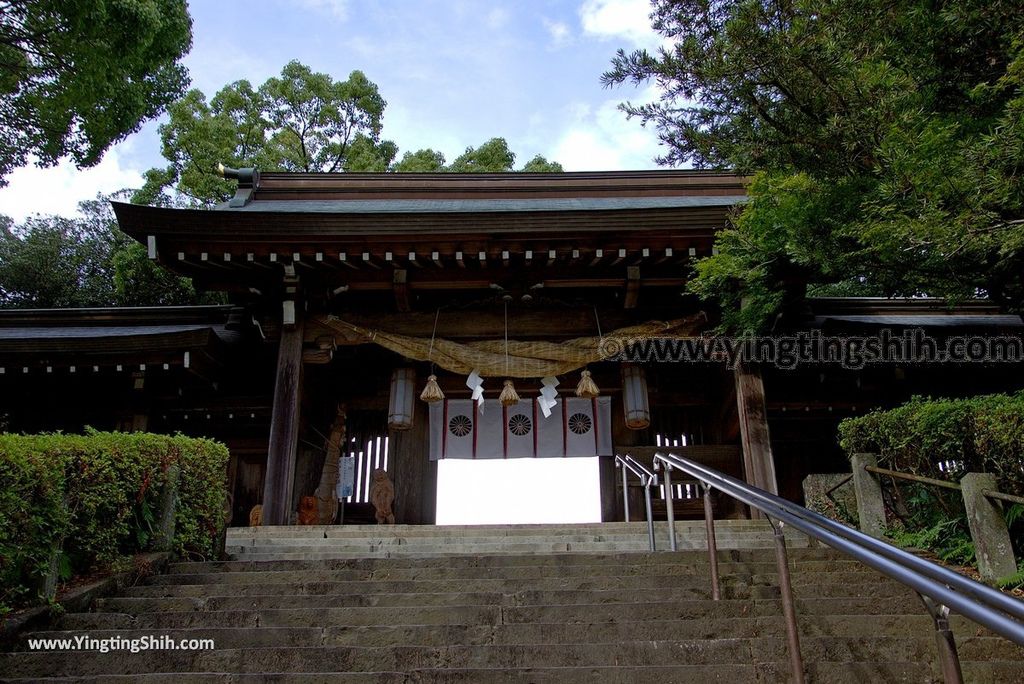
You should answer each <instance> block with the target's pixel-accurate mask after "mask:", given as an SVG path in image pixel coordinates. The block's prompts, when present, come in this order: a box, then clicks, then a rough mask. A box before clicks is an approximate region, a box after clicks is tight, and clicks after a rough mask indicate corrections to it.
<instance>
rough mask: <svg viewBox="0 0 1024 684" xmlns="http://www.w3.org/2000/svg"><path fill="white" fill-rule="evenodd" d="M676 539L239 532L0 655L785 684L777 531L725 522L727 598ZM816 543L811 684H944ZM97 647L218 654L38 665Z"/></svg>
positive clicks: (309, 671) (894, 617)
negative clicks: (31, 646) (42, 643)
mask: <svg viewBox="0 0 1024 684" xmlns="http://www.w3.org/2000/svg"><path fill="white" fill-rule="evenodd" d="M678 530H679V544H680V548H681V549H684V550H681V551H680V552H679V553H675V554H673V553H665V552H658V553H653V554H652V553H648V552H646V526H645V524H644V523H626V524H605V525H574V526H567V525H560V526H512V527H434V528H430V527H404V526H395V527H387V528H382V527H369V526H367V527H341V528H337V527H336V528H320V527H317V528H260V529H256V530H252V529H237V530H232V531H231V533H230V535H229V546H230V549H231V553H232V556H233V557H234V558H236V559H237V560H233V561H229V562H223V563H178V564H174V565H172V566H171V567H170V570H169V572H168V573H167V574H163V575H158V576H154V577H151V578H149V579H148V580H146V581H145V582H144V583H143V584H141V585H139V586H136V587H133V588H130V589H128V590H126V591H125V592H124V593H123V594H122V595H120V596H117V597H112V598H107V599H103V600H100V601H99V602H98V603H97V604H96V606H95V608H94V611H93V612H90V613H80V614H67V615H65V616H63V617H62V618H61V619H60V620H59V622H58V624H57V625H55V628H54V629H53V630H51V631H49V632H45V633H38V634H31V635H25V641H24V643H23V644H22V645H21V647H20V649H21V650H19V651H17V652H12V653H5V654H0V679H2V680H4V681H15V680H23V681H34V682H38V681H70V680H76V681H94V682H136V681H139V682H165V681H166V682H171V681H173V682H232V683H234V682H250V681H252V682H256V681H267V680H270V681H275V682H314V683H316V682H342V683H350V682H358V683H360V684H361V683H364V682H365V683H370V682H374V683H377V682H384V683H389V682H403V683H404V682H428V683H433V682H517V683H525V682H552V683H553V682H558V683H560V684H561V683H568V684H573V683H575V682H602V683H603V684H617V683H620V682H621V683H622V684H627V683H628V684H634V683H637V682H687V683H689V682H714V681H723V682H730V683H731V684H739V683H741V682H759V683H771V682H785V681H789V665H788V656H787V651H786V637H785V629H784V625H783V621H782V612H781V606H780V601H779V598H778V589H777V577H776V566H775V557H774V553H773V551H772V550H771V548H770V546H771V544H772V541H771V536H770V529H769V528H768V527H767V525H766V524H765V523H757V522H751V521H722V522H720V523H718V527H717V530H718V539H719V543H720V546H721V549H722V550H720V552H719V560H720V572H721V576H722V586H723V600H721V601H712V600H710V582H709V578H708V568H707V558H706V553H704V552H701V551H700V550H699V549H700V547H702V546H703V524H702V523H701V524H700V525H698V524H695V523H679V524H678ZM658 533H659V535H664V534H665V530H664V528H663V526H661V527H660V528H659V530H658ZM663 542H664V543H663ZM807 546H808V545H807V541H806V539H804V538H802V537H800V536H799V535H794V536H793V537H791V538H790V565H791V569H792V576H793V585H794V593H795V596H796V604H797V615H798V619H799V623H800V630H801V639H802V646H803V649H802V650H803V654H804V658H805V661H806V663H807V667H806V669H807V674H808V679H809V681H812V682H937V681H941V677H940V675H939V671H938V667H937V665H936V664H935V660H936V658H935V653H936V647H935V639H934V636H933V632H932V626H931V620H930V618H929V617H928V616H927V615H926V613H925V612H924V609H923V607H922V604H921V602H920V601H919V600H918V599H917V597H916V596H915V595H914V594H913V592H911V591H910V590H908V589H906V588H904V587H902V586H900V585H899V584H897V583H895V582H892V581H890V580H888V579H885V578H883V577H882V576H880V575H878V574H877V573H875V572H874V571H872V570H870V569H868V568H866V567H864V566H862V565H860V564H858V563H856V562H854V561H851V560H846V559H845V558H844V557H843V556H842V555H841V554H838V553H837V552H835V551H832V550H828V549H823V548H808V547H807ZM659 548H667V539H664V540H663V539H659ZM953 622H954V630H955V632H956V634H957V642H958V645H959V648H960V655H961V660H962V662H963V669H964V675H965V679H966V681H968V682H986V683H988V682H1020V681H1024V650H1022V649H1020V648H1018V647H1016V646H1014V645H1013V644H1011V643H1010V642H1008V641H1006V640H1004V639H1002V638H999V637H996V636H993V635H991V634H989V633H987V632H986V631H985V630H982V629H980V628H978V627H977V626H976V625H974V624H973V623H971V622H969V621H966V620H962V619H954V621H953ZM83 634H85V635H88V636H89V637H90V638H93V639H103V638H108V637H120V638H122V639H133V638H140V637H143V636H157V635H160V636H167V637H170V638H172V639H174V640H175V641H178V640H182V639H213V640H214V643H215V644H216V647H215V648H214V649H213V650H203V651H185V650H148V651H141V652H139V653H131V652H128V651H111V652H109V653H99V652H90V653H78V652H71V651H50V652H28V651H27V643H28V642H27V639H28V638H37V637H41V638H74V637H76V636H79V635H83Z"/></svg>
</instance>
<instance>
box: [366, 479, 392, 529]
mask: <svg viewBox="0 0 1024 684" xmlns="http://www.w3.org/2000/svg"><path fill="white" fill-rule="evenodd" d="M370 503H372V504H373V508H374V509H375V510H376V512H377V524H378V525H384V524H385V523H386V524H388V525H394V524H395V513H394V511H393V510H392V508H391V506H392V504H394V503H395V485H393V484H391V480H390V479H388V473H387V471H386V470H384V469H383V468H377V469H376V470H374V471H373V481H372V482H371V483H370Z"/></svg>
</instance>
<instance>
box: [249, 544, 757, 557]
mask: <svg viewBox="0 0 1024 684" xmlns="http://www.w3.org/2000/svg"><path fill="white" fill-rule="evenodd" d="M524 546H527V548H524V549H516V548H515V547H514V546H509V545H493V546H489V547H487V548H476V549H474V548H473V547H470V546H453V547H452V548H450V549H441V548H433V549H422V550H418V551H417V550H406V549H405V548H402V547H395V548H393V549H391V550H388V549H383V548H379V547H377V548H368V549H365V550H361V551H359V550H331V549H329V548H324V547H311V548H303V549H297V550H294V551H279V550H273V549H267V548H261V547H254V548H252V549H251V550H245V551H240V549H242V548H247V547H234V550H231V549H230V548H229V555H230V557H231V558H232V559H234V560H252V561H272V560H281V561H317V560H336V559H348V558H366V557H379V558H438V557H445V556H448V555H465V554H470V553H472V554H476V555H480V556H486V555H505V554H508V553H518V554H523V555H533V556H536V555H543V554H556V553H561V554H564V553H580V554H589V553H593V552H594V551H618V552H629V551H634V552H642V551H646V550H647V547H646V546H642V545H635V546H632V547H629V546H626V545H619V546H615V547H608V546H604V545H597V546H585V547H581V548H576V547H574V546H573V545H572V544H564V545H553V546H537V545H533V544H529V545H524ZM681 548H686V547H681ZM694 548H696V547H694ZM745 548H764V549H769V548H772V546H771V544H770V543H767V542H766V543H764V544H749V545H746V546H745Z"/></svg>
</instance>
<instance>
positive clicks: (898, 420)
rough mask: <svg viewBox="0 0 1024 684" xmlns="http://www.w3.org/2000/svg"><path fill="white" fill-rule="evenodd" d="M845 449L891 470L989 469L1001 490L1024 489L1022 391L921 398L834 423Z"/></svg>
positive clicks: (946, 473) (950, 476)
mask: <svg viewBox="0 0 1024 684" xmlns="http://www.w3.org/2000/svg"><path fill="white" fill-rule="evenodd" d="M839 438H840V444H841V445H842V447H843V449H845V451H846V453H847V454H854V453H858V452H870V453H875V454H878V455H879V465H882V466H883V467H886V468H891V469H893V470H899V471H903V472H909V473H915V474H918V475H927V476H930V477H936V478H940V479H945V480H959V479H960V478H961V477H963V476H964V474H965V473H968V472H979V473H994V474H995V475H996V478H997V479H998V480H999V488H1000V490H1001V491H1004V492H1007V493H1010V494H1020V493H1021V492H1024V470H1022V469H1021V465H1022V463H1024V461H1022V458H1024V392H1019V393H1017V394H1014V395H1006V394H992V395H986V396H980V397H972V398H970V399H936V400H930V399H922V398H921V397H914V398H913V399H912V400H911V401H910V402H908V403H906V404H904V405H903V406H900V407H898V408H895V409H892V410H889V411H875V412H873V413H869V414H867V415H865V416H861V417H859V418H848V419H846V420H844V421H843V422H842V423H840V424H839Z"/></svg>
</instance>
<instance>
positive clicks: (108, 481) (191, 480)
mask: <svg viewBox="0 0 1024 684" xmlns="http://www.w3.org/2000/svg"><path fill="white" fill-rule="evenodd" d="M227 459H228V453H227V449H226V448H225V447H224V446H223V445H221V444H218V443H216V442H212V441H210V440H204V439H189V438H186V437H181V436H174V437H169V436H163V435H153V434H146V433H109V432H94V431H93V432H88V433H87V434H85V435H62V434H43V435H7V434H0V587H2V588H0V612H3V611H5V610H7V609H9V608H10V607H11V606H12V605H14V604H19V603H25V602H28V601H32V600H34V599H36V598H38V596H37V594H38V591H39V589H40V587H41V585H42V582H43V580H44V578H45V577H46V576H47V574H48V573H49V570H50V563H51V559H52V558H53V553H54V550H55V549H59V554H58V556H57V560H58V567H59V569H60V573H61V576H62V577H63V578H65V579H66V578H68V577H70V576H72V575H75V574H81V573H85V572H88V571H90V570H93V569H97V568H104V567H109V566H110V565H111V564H112V563H114V562H116V561H117V560H118V559H120V558H123V557H124V556H126V555H129V554H133V553H138V552H141V551H147V550H150V549H152V548H153V543H154V536H153V532H154V528H155V519H156V515H157V513H158V510H159V504H160V497H161V493H162V492H163V490H164V487H165V486H166V485H167V484H168V482H169V474H170V473H172V472H174V470H173V468H172V466H177V468H178V470H179V476H178V481H177V489H178V506H177V509H176V515H175V537H174V540H173V545H174V549H175V551H176V552H178V553H179V554H188V555H198V556H201V557H208V556H210V555H211V554H212V552H213V550H214V548H215V544H216V538H217V535H218V533H219V531H220V527H221V526H222V525H223V507H224V498H225V493H226V487H225V480H226V467H227Z"/></svg>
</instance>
